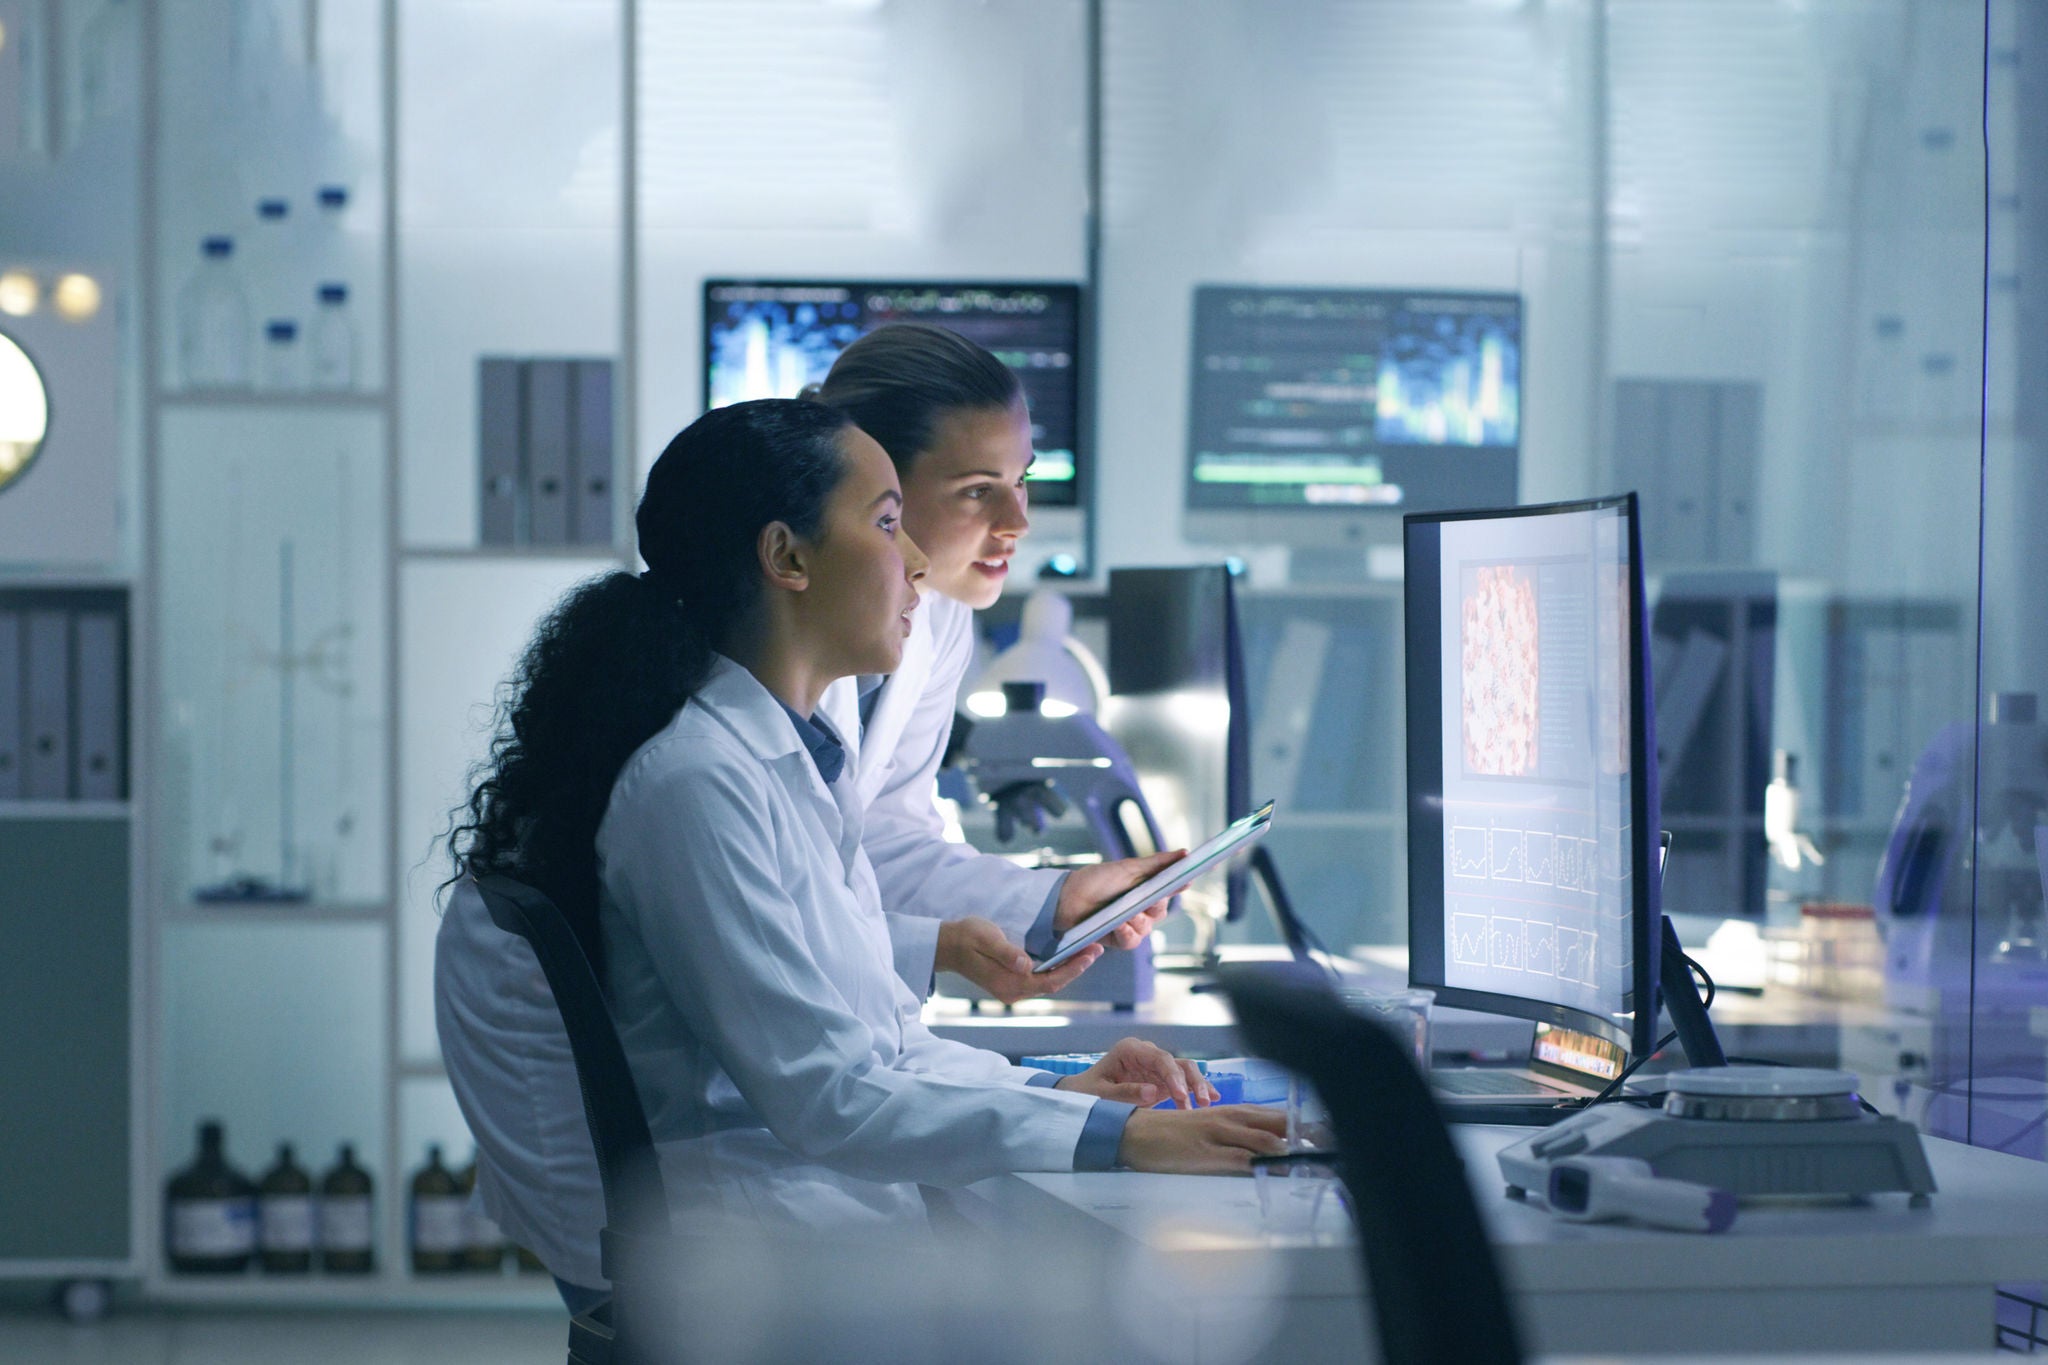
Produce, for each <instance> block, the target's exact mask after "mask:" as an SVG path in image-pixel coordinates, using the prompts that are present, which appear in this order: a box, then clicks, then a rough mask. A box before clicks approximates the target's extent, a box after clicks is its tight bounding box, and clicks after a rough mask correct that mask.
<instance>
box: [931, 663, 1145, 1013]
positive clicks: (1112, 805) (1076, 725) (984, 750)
mask: <svg viewBox="0 0 2048 1365" xmlns="http://www.w3.org/2000/svg"><path fill="white" fill-rule="evenodd" d="M1005 692H1006V694H1007V695H1008V697H1009V701H1010V704H1009V706H1008V709H1007V710H1006V711H1005V713H1004V714H1002V715H1000V716H995V717H989V718H985V719H982V720H978V721H976V722H975V723H974V724H973V726H972V728H971V729H967V731H966V739H965V741H964V744H963V746H962V751H961V754H960V756H959V758H958V759H957V760H956V763H957V765H958V766H959V767H960V768H961V769H962V770H964V771H965V772H966V774H967V776H968V778H969V780H970V781H971V782H973V784H974V785H975V787H976V788H977V789H978V790H979V791H980V793H981V795H982V797H983V799H984V800H986V801H988V802H989V803H990V804H992V805H994V806H995V807H996V808H997V810H998V812H999V814H1000V813H1001V812H1003V811H1005V810H1010V811H1015V810H1017V809H1018V808H1019V806H1018V804H1017V803H1022V802H1028V803H1029V807H1030V808H1031V809H1037V810H1047V809H1049V810H1051V811H1052V813H1054V814H1059V813H1064V810H1065V809H1066V808H1068V807H1074V808H1078V810H1079V811H1080V813H1081V816H1082V818H1083V819H1084V821H1085V822H1086V824H1087V826H1088V831H1089V836H1090V838H1091V839H1092V840H1093V841H1094V844H1095V849H1096V852H1097V853H1099V854H1100V856H1101V857H1103V858H1110V859H1114V858H1128V857H1131V856H1133V855H1136V854H1139V853H1152V852H1156V851H1158V850H1159V849H1162V848H1166V847H1169V845H1168V844H1167V843H1166V842H1165V841H1164V839H1163V838H1162V837H1161V835H1160V832H1159V826H1158V823H1157V822H1156V821H1155V820H1154V819H1153V816H1152V811H1151V808H1150V806H1148V805H1147V804H1146V801H1145V796H1144V793H1143V791H1142V790H1141V789H1140V787H1139V783H1138V774H1137V771H1136V770H1135V769H1134V768H1133V767H1132V766H1131V761H1130V759H1129V757H1128V756H1127V755H1126V754H1125V753H1124V751H1123V749H1122V747H1121V746H1119V745H1118V744H1117V742H1116V741H1115V740H1114V739H1111V738H1110V736H1109V734H1108V732H1106V731H1105V730H1104V729H1103V728H1102V727H1101V726H1100V725H1098V724H1097V723H1096V722H1095V719H1094V717H1092V716H1090V715H1088V714H1086V713H1085V712H1081V711H1078V710H1077V711H1074V712H1073V713H1071V714H1068V715H1062V716H1053V715H1049V714H1047V713H1046V712H1045V711H1043V710H1042V709H1040V705H1039V703H1040V702H1041V701H1042V700H1043V689H1042V687H1041V686H1040V685H1039V684H1036V683H1029V682H1013V683H1010V684H1008V685H1007V686H1006V688H1005ZM963 728H964V727H963ZM1048 791H1049V792H1050V793H1051V797H1050V800H1048V798H1047V793H1048ZM1013 818H1014V817H1013ZM1011 828H1014V826H1012V827H1011ZM1042 829H1043V824H1042V822H1040V823H1039V824H1038V826H1037V829H1035V830H1034V832H1042ZM963 988H964V989H968V990H969V992H970V993H973V992H972V988H971V987H965V986H964V983H955V982H952V981H950V980H949V981H948V983H947V991H948V993H949V994H950V993H956V992H958V991H959V990H961V989H963ZM1060 994H1061V998H1063V999H1069V1000H1108V1001H1110V1002H1111V1003H1113V1004H1118V1005H1136V1004H1141V1003H1143V1002H1144V1001H1147V1000H1150V999H1151V998H1152V947H1151V940H1149V939H1148V940H1146V941H1145V942H1144V943H1143V944H1140V945H1139V946H1138V947H1137V948H1136V949H1132V950H1129V951H1123V950H1119V949H1110V950H1108V951H1106V952H1105V953H1104V954H1103V956H1102V959H1101V960H1100V961H1098V962H1097V963H1096V964H1095V965H1094V966H1093V967H1091V968H1089V969H1088V970H1087V971H1086V972H1084V973H1083V974H1082V975H1081V977H1080V979H1079V980H1077V981H1075V982H1074V983H1073V984H1071V985H1069V986H1068V987H1066V989H1065V990H1063V991H1062V992H1061V993H1060Z"/></svg>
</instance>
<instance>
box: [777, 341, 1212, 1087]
mask: <svg viewBox="0 0 2048 1365" xmlns="http://www.w3.org/2000/svg"><path fill="white" fill-rule="evenodd" d="M815 396H816V398H817V400H818V401H819V402H821V403H825V404H828V405H830V406H832V407H835V408H837V409H839V410H840V411H841V412H844V413H845V414H846V415H847V416H849V417H851V418H852V419H853V420H854V422H855V423H856V424H857V425H858V426H859V427H860V429H861V430H862V431H864V432H866V433H867V434H868V435H870V436H872V437H874V438H875V440H876V441H878V442H879V443H880V444H881V446H882V449H884V450H886V451H888V452H889V458H890V460H891V461H892V462H893V463H894V464H895V466H896V473H897V476H898V477H899V478H900V479H902V481H903V526H904V529H905V530H907V531H908V532H909V533H910V535H911V538H912V539H914V540H915V541H916V542H917V543H918V545H919V546H920V547H921V548H922V549H923V550H924V552H925V553H926V555H927V556H929V558H930V566H929V568H928V569H927V571H926V575H925V581H924V588H925V605H924V607H923V609H922V610H920V611H919V612H918V614H917V620H916V623H915V624H914V626H913V627H912V630H911V636H910V639H909V640H908V641H906V642H905V644H904V648H903V663H902V665H901V666H900V667H899V668H898V669H897V670H896V671H895V672H894V673H893V674H892V675H890V676H889V677H888V678H886V679H884V678H865V679H862V680H861V687H860V688H859V689H858V695H856V689H852V688H844V689H839V690H837V691H835V692H834V693H833V694H832V695H831V696H830V697H829V698H828V699H827V710H828V713H829V714H830V715H831V716H832V717H833V718H834V720H836V721H837V722H838V723H839V725H840V728H841V731H842V732H843V733H852V734H856V735H858V737H859V739H858V745H859V751H858V756H857V760H856V764H855V766H856V769H857V773H856V785H857V787H858V789H859V791H860V793H861V797H862V799H863V803H864V804H865V805H866V807H867V832H866V833H865V835H864V836H863V838H862V842H864V843H865V844H866V846H867V850H868V856H869V857H870V858H872V859H873V860H874V864H875V876H876V877H877V878H878V879H879V880H880V882H881V886H882V904H883V907H884V909H885V910H886V911H887V912H888V917H889V938H890V942H891V944H892V946H893V948H894V950H895V954H896V967H897V970H898V971H899V972H900V973H902V976H903V979H904V980H905V981H906V982H908V983H909V985H910V988H911V989H912V990H913V991H916V992H918V993H919V994H924V993H926V992H928V991H929V990H930V989H931V982H932V975H933V971H934V969H935V968H936V969H940V970H945V971H952V972H957V973H958V974H960V975H961V976H964V977H966V978H968V979H969V980H970V981H972V982H974V983H975V984H976V985H978V986H980V987H981V988H982V989H984V990H986V991H987V992H989V994H991V995H993V996H995V997H996V998H997V999H999V1000H1001V1001H1003V1002H1004V1003H1005V1004H1010V1003H1014V1002H1016V1001H1018V1000H1022V999H1024V998H1026V997H1028V996H1033V995H1042V994H1046V993H1049V992H1052V991H1057V990H1059V989H1060V988H1061V987H1063V986H1065V985H1066V984H1067V983H1068V981H1070V980H1072V979H1073V977H1074V976H1077V975H1079V974H1080V972H1081V971H1084V970H1086V969H1087V967H1088V965H1089V964H1091V963H1093V962H1094V961H1095V958H1096V954H1094V953H1092V952H1091V953H1089V954H1088V955H1086V956H1085V957H1082V958H1077V959H1075V960H1074V961H1073V963H1071V964H1069V966H1070V968H1071V969H1072V970H1069V969H1066V968H1063V969H1059V970H1056V971H1053V972H1048V973H1046V974H1044V975H1036V974H1034V973H1033V972H1032V970H1031V968H1032V956H1037V957H1044V956H1045V955H1046V954H1047V953H1048V952H1050V951H1051V949H1052V947H1053V945H1054V943H1055V942H1056V941H1057V939H1058V937H1059V935H1060V934H1061V933H1063V932H1065V930H1067V929H1068V928H1069V927H1071V926H1072V925H1074V924H1076V923H1078V922H1079V921H1081V920H1082V919H1085V918H1086V917H1087V916H1089V915H1090V914H1093V913H1094V912H1095V911H1096V910H1097V909H1099V908H1100V907H1102V906H1103V905H1105V904H1107V903H1108V902H1110V901H1111V900H1114V899H1115V898H1116V897H1118V896H1120V895H1122V894H1123V893H1124V892H1125V891H1127V890H1129V889H1130V888H1131V887H1133V886H1136V885H1137V884H1138V883H1139V882H1141V881H1143V880H1144V879H1145V878H1147V877H1149V876H1151V875H1152V874H1153V873H1154V872H1156V871H1158V870H1159V869H1160V868H1161V867H1163V866H1165V865H1166V864H1167V863H1169V862H1172V861H1173V860H1174V859H1175V858H1176V857H1178V856H1180V855H1179V853H1178V852H1170V853H1163V854H1159V855H1155V856H1152V857H1145V858H1127V859H1123V860H1121V861H1116V862H1107V863H1100V864H1096V865H1093V866H1089V867H1083V868H1077V869H1075V870H1074V871H1072V872H1064V873H1063V872H1051V871H1039V870H1033V869H1027V868H1020V867H1018V866H1017V865H1016V864H1014V863H1012V862H1011V861H1010V860H1009V859H1007V858H1003V857H999V856H997V855H994V854H977V853H976V852H975V851H974V850H973V849H970V848H968V847H966V846H965V845H963V844H956V843H949V842H947V840H946V838H945V831H944V827H943V825H942V823H941V821H940V819H939V814H938V811H937V809H936V807H935V806H934V805H933V804H932V789H933V784H934V782H935V781H936V778H937V774H938V769H939V762H940V759H941V758H942V757H943V756H944V755H945V752H946V746H947V741H948V739H949V738H950V736H951V734H952V728H953V708H954V702H955V699H956V698H957V697H958V696H959V693H960V686H961V684H962V682H963V681H965V679H966V675H967V670H968V669H969V668H970V667H972V665H973V663H974V613H975V612H976V611H977V610H979V609H981V608H983V607H987V606H990V605H992V604H993V603H994V602H995V600H996V598H997V597H999V596H1001V594H1002V591H1003V585H1004V583H1005V581H1006V580H1007V579H1008V576H1009V572H1010V560H1011V558H1012V556H1014V555H1015V554H1016V552H1017V542H1018V541H1019V540H1020V539H1022V538H1023V537H1024V536H1025V535H1026V534H1028V533H1029V531H1030V529H1031V519H1030V516H1029V514H1028V508H1029V503H1030V493H1029V487H1030V486H1029V484H1028V483H1027V482H1026V477H1027V475H1028V473H1029V471H1030V468H1031V464H1032V460H1033V458H1034V455H1033V450H1032V441H1031V415H1030V413H1029V412H1028V411H1027V410H1026V408H1025V405H1024V390H1023V386H1022V385H1021V384H1019V383H1018V381H1017V376H1016V374H1015V373H1014V372H1013V371H1011V369H1010V368H1009V367H1008V366H1007V365H1005V364H1003V362H1002V361H1000V360H998V359H997V358H996V357H995V356H994V355H992V354H990V353H989V351H988V350H986V349H985V348H983V347H981V346H979V345H976V344H975V343H974V342H972V341H969V340H968V339H967V338H965V337H963V336H961V335H960V334H959V333H957V332H953V331H949V330H948V329H946V328H944V327H934V326H930V325H928V324H923V323H898V324H895V325H892V326H888V327H882V328H878V329H876V330H875V331H873V332H870V333H868V334H867V335H866V336H864V337H862V338H860V339H859V340H858V341H856V342H854V343H853V344H852V345H851V346H849V347H847V348H846V350H845V351H843V352H841V353H840V355H839V358H838V359H837V360H836V361H834V362H833V365H832V369H831V372H830V373H829V374H828V375H827V376H826V378H825V382H824V383H823V384H822V385H821V386H819V387H818V388H817V390H816V391H815ZM1164 914H1165V910H1164V908H1163V907H1155V908H1154V909H1153V910H1151V911H1148V912H1147V913H1146V914H1145V915H1143V916H1140V917H1139V918H1137V919H1136V920H1133V921H1132V922H1131V923H1130V924H1127V925H1126V926H1124V928H1123V929H1122V930H1120V931H1119V933H1118V936H1117V937H1116V939H1115V943H1116V946H1117V947H1119V948H1134V947H1136V946H1137V945H1138V943H1139V942H1140V941H1141V940H1142V939H1143V938H1144V936H1145V935H1146V934H1148V933H1150V932H1151V929H1152V926H1153V924H1154V923H1156V921H1157V920H1158V919H1159V918H1160V917H1161V916H1163V915H1164ZM1027 949H1028V950H1029V954H1028V955H1027V952H1026V950H1027ZM1185 1085H1186V1089H1187V1090H1188V1092H1189V1099H1190V1100H1191V1102H1194V1103H1201V1102H1202V1101H1203V1100H1204V1099H1205V1098H1207V1096H1206V1094H1205V1093H1204V1087H1205V1086H1206V1082H1203V1081H1202V1080H1200V1078H1199V1077H1198V1076H1196V1075H1194V1074H1193V1071H1192V1069H1190V1070H1189V1072H1188V1074H1187V1076H1186V1077H1185ZM1173 1089H1174V1092H1175V1095H1176V1098H1181V1095H1180V1090H1181V1087H1180V1086H1175V1087H1173Z"/></svg>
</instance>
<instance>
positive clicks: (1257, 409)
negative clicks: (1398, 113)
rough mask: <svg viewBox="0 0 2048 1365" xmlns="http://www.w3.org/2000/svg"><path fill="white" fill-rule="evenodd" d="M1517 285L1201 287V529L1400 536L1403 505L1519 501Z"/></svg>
mask: <svg viewBox="0 0 2048 1365" xmlns="http://www.w3.org/2000/svg"><path fill="white" fill-rule="evenodd" d="M1521 372H1522V304H1521V299H1520V298H1519V297H1518V296H1517V295H1514V294H1486V293H1466V292H1460V291H1450V290H1445V291H1429V290H1372V289H1335V288H1328V289H1320V288H1318V289H1298V288H1297V289H1279V288H1238V287H1225V286H1218V285H1202V286H1200V287H1198V288H1197V289H1196V290H1195V297H1194V347H1193V357H1192V363H1191V365H1190V369H1189V382H1188V456H1187V460H1188V463H1187V510H1188V515H1187V521H1186V529H1187V535H1188V538H1189V539H1190V540H1197V541H1216V540H1221V541H1225V542H1229V543H1246V542H1268V543H1270V542H1275V541H1277V542H1282V543H1286V544H1290V545H1296V546H1302V547H1311V548H1315V547H1333V546H1338V547H1349V546H1361V547H1362V546H1368V545H1371V544H1374V543H1379V544H1388V545H1391V544H1392V543H1393V542H1394V540H1395V539H1396V537H1397V535H1398V533H1399V527H1400V523H1399V519H1398V518H1399V516H1400V514H1401V513H1402V512H1405V511H1416V510H1430V509H1436V508H1448V507H1459V506H1466V507H1470V506H1484V505H1490V504H1504V503H1511V502H1513V501H1514V500H1515V498H1516V496H1517V479H1518V474H1517V470H1518V464H1519V451H1520V443H1521Z"/></svg>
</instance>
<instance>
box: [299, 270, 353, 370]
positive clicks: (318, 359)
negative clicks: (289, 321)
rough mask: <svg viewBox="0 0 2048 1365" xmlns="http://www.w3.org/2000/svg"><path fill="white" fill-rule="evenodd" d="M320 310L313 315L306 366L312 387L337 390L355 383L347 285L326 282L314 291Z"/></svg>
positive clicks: (351, 326) (351, 325)
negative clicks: (309, 357)
mask: <svg viewBox="0 0 2048 1365" xmlns="http://www.w3.org/2000/svg"><path fill="white" fill-rule="evenodd" d="M316 297H317V298H318V299H319V301H320V311H319V312H317V313H315V314H314V315H313V330H312V335H311V336H310V337H308V338H307V341H308V349H309V350H310V352H311V361H312V363H311V365H310V366H309V367H308V368H309V370H310V372H311V375H312V382H313V387H314V388H316V389H326V390H330V391H335V392H339V391H342V390H346V389H352V388H354V387H355V383H356V329H355V326H354V324H352V323H351V322H350V320H349V308H348V286H347V285H345V284H336V283H332V282H329V283H327V284H323V285H321V286H320V288H319V290H318V291H317V292H316Z"/></svg>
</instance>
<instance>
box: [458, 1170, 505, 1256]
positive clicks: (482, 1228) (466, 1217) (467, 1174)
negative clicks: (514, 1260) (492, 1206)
mask: <svg viewBox="0 0 2048 1365" xmlns="http://www.w3.org/2000/svg"><path fill="white" fill-rule="evenodd" d="M455 1182H456V1184H457V1185H458V1186H459V1187H460V1188H461V1190H462V1215H463V1216H462V1266H463V1269H465V1270H474V1271H477V1272H479V1273H481V1274H485V1275H495V1274H497V1273H498V1272H499V1271H500V1270H502V1269H504V1267H505V1234H504V1233H502V1232H500V1231H498V1225H497V1224H496V1223H494V1222H492V1221H491V1216H490V1215H489V1214H487V1213H485V1212H484V1210H483V1205H482V1204H480V1203H479V1202H478V1201H477V1197H476V1155H475V1153H471V1154H470V1158H469V1164H468V1165H467V1166H464V1167H463V1168H462V1172H461V1174H459V1175H457V1176H456V1177H455Z"/></svg>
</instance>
